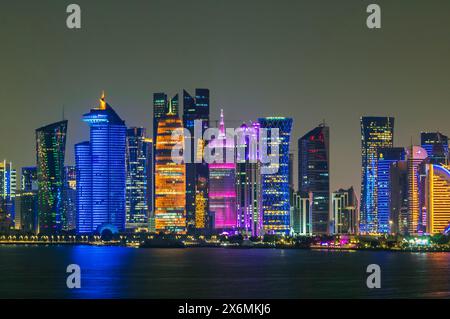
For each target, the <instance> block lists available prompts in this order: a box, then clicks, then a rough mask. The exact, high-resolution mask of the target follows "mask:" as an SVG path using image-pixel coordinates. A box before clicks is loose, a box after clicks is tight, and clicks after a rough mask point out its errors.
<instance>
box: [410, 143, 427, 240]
mask: <svg viewBox="0 0 450 319" xmlns="http://www.w3.org/2000/svg"><path fill="white" fill-rule="evenodd" d="M426 159H427V151H426V150H425V149H423V148H422V147H420V146H411V147H410V148H409V149H408V161H407V163H408V216H407V225H408V233H409V234H417V233H418V232H419V225H420V224H421V207H420V183H419V178H420V176H419V166H420V165H421V164H422V163H423V162H424V161H425V160H426Z"/></svg>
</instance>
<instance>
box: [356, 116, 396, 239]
mask: <svg viewBox="0 0 450 319" xmlns="http://www.w3.org/2000/svg"><path fill="white" fill-rule="evenodd" d="M393 144H394V118H392V117H362V118H361V158H362V166H361V203H360V204H361V205H360V232H362V233H377V231H378V229H377V228H378V213H377V194H378V193H377V190H378V183H377V169H378V149H379V148H382V147H393Z"/></svg>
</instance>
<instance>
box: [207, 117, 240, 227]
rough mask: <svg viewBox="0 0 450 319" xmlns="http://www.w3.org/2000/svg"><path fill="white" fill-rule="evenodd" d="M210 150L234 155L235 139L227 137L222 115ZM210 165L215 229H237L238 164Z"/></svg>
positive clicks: (210, 188)
mask: <svg viewBox="0 0 450 319" xmlns="http://www.w3.org/2000/svg"><path fill="white" fill-rule="evenodd" d="M208 148H211V149H221V150H222V152H223V154H224V155H225V154H227V152H230V151H232V152H233V154H234V148H235V145H234V137H231V136H227V135H226V132H225V124H224V119H223V110H222V111H221V115H220V127H219V136H217V138H215V139H213V140H212V141H211V142H210V143H209V144H208ZM223 162H224V163H218V162H216V163H211V164H209V210H210V212H211V213H212V214H214V221H215V223H214V228H216V229H221V230H230V229H236V227H237V210H236V186H235V185H236V184H235V183H236V163H234V159H233V162H225V161H223Z"/></svg>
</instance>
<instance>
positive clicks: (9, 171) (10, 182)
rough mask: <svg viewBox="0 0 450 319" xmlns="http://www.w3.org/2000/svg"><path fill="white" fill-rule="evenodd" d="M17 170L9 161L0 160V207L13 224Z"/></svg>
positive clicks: (11, 224) (12, 224)
mask: <svg viewBox="0 0 450 319" xmlns="http://www.w3.org/2000/svg"><path fill="white" fill-rule="evenodd" d="M16 184H17V172H16V170H15V169H14V168H13V166H12V163H11V162H7V161H6V160H4V161H3V162H0V197H1V201H0V204H1V206H2V207H1V208H2V209H3V212H4V214H5V216H6V218H7V220H8V222H9V223H10V226H14V219H15V213H16V212H15V197H16V190H17V185H16Z"/></svg>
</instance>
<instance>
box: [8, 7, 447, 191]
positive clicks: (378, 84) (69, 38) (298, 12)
mask: <svg viewBox="0 0 450 319" xmlns="http://www.w3.org/2000/svg"><path fill="white" fill-rule="evenodd" d="M70 3H77V4H79V5H80V6H81V9H82V29H81V30H69V29H67V27H66V22H65V21H66V17H67V14H66V6H67V5H68V4H70ZM369 3H378V4H379V5H380V6H381V9H382V29H381V30H369V29H367V27H366V23H365V21H366V18H367V15H368V14H367V13H366V7H367V5H368V4H369ZM449 40H450V1H448V0H442V1H436V0H434V1H409V0H404V1H400V0H396V1H380V0H372V1H362V0H345V1H344V0H342V1H336V0H330V1H317V0H310V1H300V0H292V1H287V0H281V1H279V0H277V1H275V0H272V1H265V0H226V1H224V0H220V1H219V0H214V1H212V0H183V1H181V0H180V1H172V0H159V1H154V0H148V1H137V0H133V1H132V0H128V1H124V0H120V1H113V0H89V1H81V0H73V1H62V0H39V1H35V0H28V1H21V0H15V1H12V0H8V1H6V0H1V4H0V41H1V42H0V43H1V45H0V105H1V113H0V114H1V116H0V136H1V137H2V138H1V143H0V158H1V159H3V158H6V159H7V160H11V161H13V163H14V165H15V167H16V168H20V167H21V166H24V165H34V164H35V135H34V130H35V129H36V128H38V127H40V126H43V125H46V124H49V123H51V122H55V121H58V120H60V119H61V118H62V109H63V106H64V108H65V115H66V118H67V119H68V120H69V132H68V144H67V154H66V158H67V160H66V162H67V163H68V164H70V163H73V161H74V160H73V144H74V143H77V142H80V141H83V140H87V139H88V127H87V125H86V124H84V123H83V122H81V116H82V114H83V113H86V112H87V111H88V110H89V109H90V108H91V107H94V106H96V105H97V104H98V98H99V96H100V93H101V91H102V90H103V89H104V90H105V91H106V94H107V101H108V102H109V103H110V104H111V105H112V106H113V107H114V108H115V110H116V111H117V112H118V113H119V115H120V116H121V117H122V118H123V119H124V120H125V121H126V123H127V125H129V126H145V127H147V129H148V132H149V134H150V132H151V125H152V124H151V123H152V94H153V92H158V91H165V92H167V93H168V94H170V95H172V94H175V93H176V92H179V93H181V92H182V89H183V88H185V89H187V90H188V91H191V92H193V91H194V89H195V88H196V87H206V88H209V89H210V90H211V118H212V119H213V120H215V119H217V118H218V115H219V113H220V108H224V110H225V120H227V119H228V120H231V121H226V124H227V126H228V127H234V126H236V125H238V124H239V123H238V121H239V122H241V121H248V120H255V119H257V118H258V117H261V116H271V115H272V116H290V117H293V118H294V132H293V135H292V148H293V149H294V152H295V150H296V148H297V147H296V145H297V139H298V138H299V137H301V136H302V135H303V134H305V133H306V132H307V131H309V130H310V129H312V128H313V127H314V126H316V125H317V124H319V123H320V122H322V121H323V120H325V121H326V123H327V124H328V125H329V126H330V133H331V181H332V186H331V187H332V189H331V190H332V191H333V190H335V189H337V188H338V187H348V186H351V185H354V186H355V187H356V189H358V190H359V187H360V166H361V157H360V139H361V137H360V127H359V118H360V116H362V115H372V116H376V115H380V116H388V115H389V116H394V117H395V120H396V123H395V144H396V145H397V146H404V145H408V144H409V143H410V141H411V138H412V139H413V141H414V142H415V143H419V133H420V131H422V130H430V131H433V130H437V129H439V130H440V131H442V132H443V133H445V134H447V135H448V134H450V124H449V119H450V41H449ZM295 179H296V178H295Z"/></svg>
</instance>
